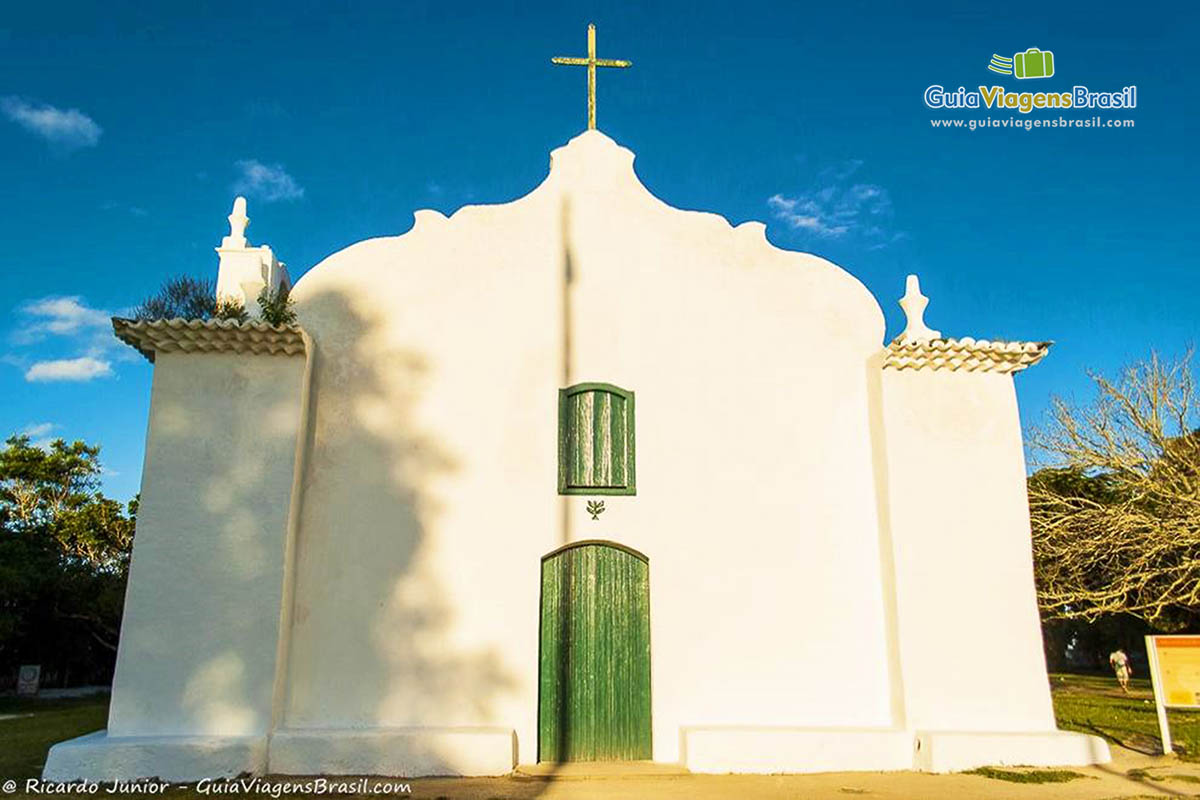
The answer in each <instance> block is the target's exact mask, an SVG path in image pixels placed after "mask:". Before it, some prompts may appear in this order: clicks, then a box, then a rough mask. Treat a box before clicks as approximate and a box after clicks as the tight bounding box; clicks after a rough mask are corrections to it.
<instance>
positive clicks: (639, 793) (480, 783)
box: [411, 746, 1200, 800]
mask: <svg viewBox="0 0 1200 800" xmlns="http://www.w3.org/2000/svg"><path fill="white" fill-rule="evenodd" d="M1071 771H1073V772H1077V773H1079V774H1080V775H1082V776H1084V777H1082V778H1077V779H1074V780H1071V781H1068V782H1065V783H1039V784H1031V783H1013V782H1009V781H1005V780H999V779H996V778H988V777H983V776H980V775H966V774H956V775H928V774H923V773H916V772H886V773H885V772H873V773H862V772H848V773H847V772H843V773H826V774H820V775H686V774H675V775H672V774H665V775H664V774H596V773H591V774H574V775H561V774H560V775H556V776H551V777H524V776H519V775H518V776H514V777H507V778H468V779H452V778H418V779H413V780H412V781H411V786H412V795H411V796H412V797H416V798H423V799H427V800H438V798H446V800H501V799H503V800H525V799H526V798H546V799H547V800H558V798H589V799H590V798H596V799H597V800H610V799H611V800H616V798H651V799H652V800H654V799H657V798H662V800H710V799H711V800H741V798H763V800H784V798H786V799H787V800H798V799H800V798H802V799H803V800H826V798H828V799H829V800H835V799H836V800H849V798H853V797H862V798H868V799H869V800H901V799H902V798H903V799H904V800H909V799H910V798H921V800H963V799H964V798H971V800H975V799H976V798H977V799H978V800H993V799H994V800H1007V799H1008V798H1047V799H1049V798H1054V800H1108V798H1132V797H1200V763H1189V762H1184V761H1179V760H1178V759H1175V758H1171V757H1166V758H1164V757H1162V756H1147V755H1143V754H1141V753H1137V752H1134V751H1132V750H1126V749H1123V748H1119V747H1115V746H1114V747H1113V761H1112V763H1111V764H1105V765H1102V766H1097V767H1076V768H1072V770H1071ZM1131 772H1132V774H1131Z"/></svg>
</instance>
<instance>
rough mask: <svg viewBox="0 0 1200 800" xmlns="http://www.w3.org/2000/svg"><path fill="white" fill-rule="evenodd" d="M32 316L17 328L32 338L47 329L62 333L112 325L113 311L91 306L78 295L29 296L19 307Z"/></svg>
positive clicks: (48, 331)
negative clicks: (110, 320)
mask: <svg viewBox="0 0 1200 800" xmlns="http://www.w3.org/2000/svg"><path fill="white" fill-rule="evenodd" d="M18 310H19V311H20V312H21V313H22V314H24V315H25V316H26V317H30V318H32V319H31V320H30V321H29V322H28V323H27V324H26V325H24V326H23V327H21V328H20V329H19V330H18V334H19V336H20V337H21V338H24V339H25V340H26V341H32V340H33V339H36V338H39V337H40V336H41V335H43V334H46V333H53V334H56V335H59V336H69V335H71V334H76V333H82V332H86V331H88V330H92V329H96V328H103V329H107V328H108V326H109V324H110V323H109V319H110V318H111V317H112V314H111V313H110V312H108V311H105V310H104V309H100V308H91V307H90V306H88V305H87V304H86V303H85V302H84V300H83V298H82V297H81V296H79V295H71V296H63V297H55V296H50V297H42V298H40V299H38V300H30V301H29V302H27V303H25V304H23V305H21V306H20V308H19V309H18Z"/></svg>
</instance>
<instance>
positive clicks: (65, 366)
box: [25, 356, 113, 383]
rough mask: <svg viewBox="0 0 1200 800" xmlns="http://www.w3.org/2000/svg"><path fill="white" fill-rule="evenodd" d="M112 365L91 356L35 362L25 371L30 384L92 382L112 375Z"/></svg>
mask: <svg viewBox="0 0 1200 800" xmlns="http://www.w3.org/2000/svg"><path fill="white" fill-rule="evenodd" d="M112 374H113V372H112V365H111V364H110V363H109V362H108V361H102V360H100V359H98V358H92V357H91V356H81V357H79V358H60V359H56V360H54V361H35V362H34V363H33V365H32V366H31V367H30V368H29V369H28V370H26V371H25V380H27V381H29V382H30V383H38V382H46V381H90V380H93V379H95V378H106V377H108V376H109V375H112Z"/></svg>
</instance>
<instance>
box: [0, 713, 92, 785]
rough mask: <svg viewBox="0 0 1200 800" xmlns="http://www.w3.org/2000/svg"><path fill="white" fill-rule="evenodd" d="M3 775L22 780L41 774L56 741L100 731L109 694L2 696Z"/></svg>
mask: <svg viewBox="0 0 1200 800" xmlns="http://www.w3.org/2000/svg"><path fill="white" fill-rule="evenodd" d="M6 714H22V715H23V714H32V715H33V716H31V717H25V716H22V717H18V718H16V719H0V777H3V778H14V779H16V780H23V779H25V778H35V777H37V776H39V775H41V774H42V764H44V763H46V751H47V750H49V749H50V745H52V744H54V743H55V742H61V741H62V740H63V739H71V738H74V737H76V736H82V735H83V734H85V733H91V732H92V731H98V730H100V729H101V728H103V727H104V725H105V720H106V718H107V717H108V696H107V695H100V696H98V697H84V698H78V699H71V700H26V699H17V698H13V697H3V698H0V716H4V715H6Z"/></svg>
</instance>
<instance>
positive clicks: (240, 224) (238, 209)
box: [221, 197, 250, 247]
mask: <svg viewBox="0 0 1200 800" xmlns="http://www.w3.org/2000/svg"><path fill="white" fill-rule="evenodd" d="M249 224H250V218H249V217H247V216H246V198H244V197H236V198H234V200H233V213H232V214H230V215H229V235H228V236H226V237H225V241H223V242H221V246H222V247H245V246H246V226H247V225H249Z"/></svg>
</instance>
